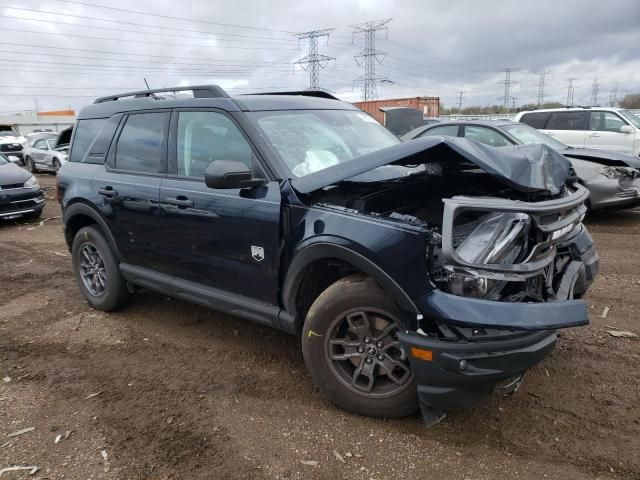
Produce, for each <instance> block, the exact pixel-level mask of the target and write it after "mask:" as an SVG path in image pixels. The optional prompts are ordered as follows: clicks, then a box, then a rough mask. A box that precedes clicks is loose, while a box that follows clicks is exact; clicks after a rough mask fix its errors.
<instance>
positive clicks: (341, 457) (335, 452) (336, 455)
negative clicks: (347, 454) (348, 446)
mask: <svg viewBox="0 0 640 480" xmlns="http://www.w3.org/2000/svg"><path fill="white" fill-rule="evenodd" d="M333 455H334V456H335V457H336V458H337V459H338V460H339V461H341V462H342V463H347V461H346V460H345V459H344V457H343V456H342V455H340V452H338V451H337V450H334V451H333Z"/></svg>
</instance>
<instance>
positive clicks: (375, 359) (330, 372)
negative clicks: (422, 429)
mask: <svg viewBox="0 0 640 480" xmlns="http://www.w3.org/2000/svg"><path fill="white" fill-rule="evenodd" d="M399 319H400V312H399V311H398V308H397V307H396V305H395V303H394V302H393V301H392V300H391V299H390V298H388V297H387V296H386V295H385V293H384V292H383V291H382V289H381V288H380V287H379V286H378V285H377V284H376V283H375V282H374V281H373V280H372V279H370V278H368V277H364V276H361V275H353V276H350V277H346V278H343V279H341V280H338V281H337V282H336V283H334V284H333V285H331V286H330V287H329V288H327V289H326V290H325V291H324V292H323V293H322V294H321V295H320V296H319V297H318V298H317V299H316V301H315V302H314V303H313V305H312V306H311V308H310V309H309V313H308V314H307V318H306V321H305V324H304V328H303V332H302V352H303V355H304V360H305V363H306V365H307V369H308V370H309V372H310V374H311V377H312V378H313V381H314V383H315V384H316V385H317V386H318V387H319V388H320V390H322V391H323V392H324V393H325V394H326V395H327V396H328V397H329V399H330V400H331V401H332V402H334V403H335V404H337V405H338V406H339V407H342V408H344V409H345V410H348V411H350V412H353V413H357V414H359V415H368V416H372V417H385V418H392V417H403V416H407V415H410V414H412V413H415V412H416V410H417V409H418V399H417V394H416V385H415V379H414V376H413V373H412V372H411V368H410V366H409V359H408V357H407V354H406V352H405V351H404V350H403V348H402V346H401V345H400V341H399V340H398V337H397V330H398V328H399Z"/></svg>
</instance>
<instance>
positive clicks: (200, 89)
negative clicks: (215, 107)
mask: <svg viewBox="0 0 640 480" xmlns="http://www.w3.org/2000/svg"><path fill="white" fill-rule="evenodd" d="M174 92H193V98H216V97H229V95H228V94H227V92H225V91H224V90H223V89H222V88H220V87H219V86H217V85H197V86H191V87H169V88H154V89H149V90H139V91H137V92H126V93H119V94H117V95H108V96H106V97H100V98H96V99H95V101H94V102H93V103H105V102H115V101H118V100H120V99H121V98H126V97H134V98H142V97H154V94H156V93H174Z"/></svg>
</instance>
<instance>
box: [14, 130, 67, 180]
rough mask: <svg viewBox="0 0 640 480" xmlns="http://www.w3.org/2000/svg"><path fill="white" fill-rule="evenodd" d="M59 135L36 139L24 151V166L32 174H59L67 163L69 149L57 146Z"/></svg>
mask: <svg viewBox="0 0 640 480" xmlns="http://www.w3.org/2000/svg"><path fill="white" fill-rule="evenodd" d="M57 139H58V135H57V134H53V135H52V136H51V135H47V136H42V137H39V138H38V137H36V138H35V139H34V140H32V141H31V142H30V144H29V146H27V147H26V148H25V149H24V164H25V166H26V167H27V170H29V171H30V172H31V173H36V172H40V171H50V172H57V171H58V170H59V169H60V167H61V166H62V165H63V164H64V163H65V162H66V161H67V151H68V148H67V147H65V146H63V147H59V146H57Z"/></svg>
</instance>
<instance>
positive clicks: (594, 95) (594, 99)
mask: <svg viewBox="0 0 640 480" xmlns="http://www.w3.org/2000/svg"><path fill="white" fill-rule="evenodd" d="M598 80H599V79H598V77H595V78H594V79H593V83H592V84H591V105H592V106H597V105H598V90H599V89H600V82H599V81H598Z"/></svg>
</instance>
